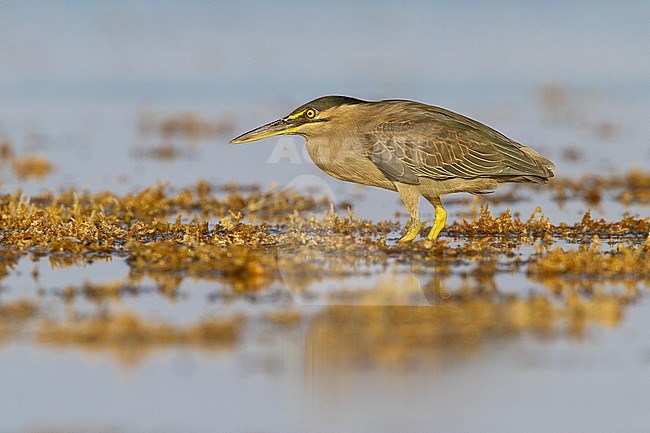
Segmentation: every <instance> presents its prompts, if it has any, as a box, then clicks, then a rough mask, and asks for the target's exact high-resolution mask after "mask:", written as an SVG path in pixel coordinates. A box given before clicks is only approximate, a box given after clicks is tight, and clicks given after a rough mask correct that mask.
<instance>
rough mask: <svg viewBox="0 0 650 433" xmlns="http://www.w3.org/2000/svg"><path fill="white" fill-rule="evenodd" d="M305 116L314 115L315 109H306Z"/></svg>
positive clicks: (310, 117)
mask: <svg viewBox="0 0 650 433" xmlns="http://www.w3.org/2000/svg"><path fill="white" fill-rule="evenodd" d="M305 116H307V119H313V118H314V117H316V110H314V109H313V108H309V109H308V110H307V111H305Z"/></svg>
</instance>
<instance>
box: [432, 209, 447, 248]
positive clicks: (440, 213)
mask: <svg viewBox="0 0 650 433" xmlns="http://www.w3.org/2000/svg"><path fill="white" fill-rule="evenodd" d="M435 208H436V219H435V222H434V223H433V228H432V229H431V231H430V232H429V234H428V235H427V239H429V240H430V241H433V240H436V239H437V238H438V235H439V234H440V231H441V230H442V229H443V228H444V227H445V224H446V223H447V211H446V210H445V208H444V207H442V205H440V206H436V207H435Z"/></svg>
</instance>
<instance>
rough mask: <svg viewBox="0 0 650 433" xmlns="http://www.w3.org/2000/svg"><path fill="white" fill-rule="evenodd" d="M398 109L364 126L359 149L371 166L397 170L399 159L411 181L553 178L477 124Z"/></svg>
mask: <svg viewBox="0 0 650 433" xmlns="http://www.w3.org/2000/svg"><path fill="white" fill-rule="evenodd" d="M399 108H400V109H399V110H393V111H389V112H388V113H384V117H383V119H382V121H381V122H380V123H377V124H375V125H374V126H366V127H364V128H365V130H364V133H363V134H362V136H363V137H364V139H365V143H364V145H365V146H366V149H367V150H368V151H369V157H370V159H371V160H372V161H373V162H375V164H377V162H376V160H377V159H382V160H386V161H389V162H390V164H389V165H390V166H391V167H392V166H399V163H398V162H397V161H394V160H399V162H401V163H402V165H404V166H405V167H406V168H407V169H410V170H411V172H412V173H413V174H414V175H415V176H416V177H425V178H431V179H436V180H444V179H449V178H465V179H470V178H476V177H503V178H512V179H514V178H517V177H522V176H529V177H530V178H526V180H529V181H530V180H532V181H543V180H544V179H545V178H548V177H551V176H553V172H552V171H551V170H552V169H553V168H554V166H553V164H552V163H551V162H550V161H549V160H547V159H546V158H544V157H542V156H541V155H539V154H538V153H537V152H535V151H534V150H532V149H530V148H527V147H525V146H522V145H521V144H519V143H517V142H515V141H513V140H511V139H509V138H508V137H506V136H504V135H503V134H501V133H499V132H497V131H495V130H493V129H492V128H490V127H488V126H486V125H483V124H482V123H479V122H477V121H475V120H472V119H469V118H467V117H465V116H462V115H460V114H457V113H453V112H451V111H448V110H444V109H442V108H438V107H431V106H428V105H424V104H418V103H403V106H401V107H399ZM373 155H374V156H373ZM380 169H381V167H380ZM382 171H384V170H382ZM385 174H386V173H385ZM389 178H390V176H389ZM391 180H393V179H391Z"/></svg>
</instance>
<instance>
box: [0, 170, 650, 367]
mask: <svg viewBox="0 0 650 433" xmlns="http://www.w3.org/2000/svg"><path fill="white" fill-rule="evenodd" d="M644 176H645V175H642V174H634V173H629V174H628V175H627V176H626V177H624V178H621V179H625V180H614V179H613V178H612V179H610V180H608V181H604V180H603V181H599V182H601V183H598V185H604V186H603V187H602V188H604V189H606V190H609V191H619V193H620V194H619V195H622V194H625V193H629V194H633V195H634V196H635V197H642V196H643V194H644V191H646V189H647V188H646V184H645V181H646V180H645V177H644ZM558 185H563V186H562V188H564V190H565V191H569V190H570V191H579V189H578V186H576V185H577V184H575V183H573V181H562V180H560V181H558ZM584 187H585V188H591V186H590V184H588V183H586V184H584ZM556 188H559V187H558V186H556ZM599 188H600V187H599ZM566 195H567V196H570V197H571V199H577V198H579V197H581V196H580V194H578V193H577V192H575V193H574V192H572V193H571V194H566ZM0 224H1V228H0V280H1V279H4V278H7V277H8V276H10V275H12V273H13V272H14V270H15V269H16V266H17V263H19V262H20V261H21V260H23V259H27V260H34V261H38V260H40V259H41V258H46V259H47V260H49V263H50V265H51V266H52V268H55V269H56V268H60V267H71V266H79V265H84V266H89V265H92V264H93V263H96V262H97V261H98V260H107V261H111V262H119V263H121V264H123V265H124V266H125V267H126V268H127V269H128V278H126V279H115V280H113V281H108V282H103V283H96V282H91V281H86V282H83V283H81V284H79V283H75V284H68V285H64V286H63V287H54V288H47V287H46V288H42V289H41V295H42V296H44V298H42V299H41V298H34V299H32V298H29V299H26V300H21V301H17V302H16V303H8V302H2V303H0V332H1V334H0V335H2V336H3V337H4V338H7V336H11V335H22V334H23V333H25V332H27V331H28V330H32V332H34V333H35V335H36V337H37V341H38V342H39V343H42V344H51V345H56V346H61V345H64V346H70V345H73V346H80V347H84V348H97V349H99V348H101V347H112V348H118V347H124V348H128V351H129V352H133V351H134V350H135V349H136V348H137V349H138V350H139V351H141V352H142V351H146V350H148V349H154V348H156V349H157V348H160V347H168V346H170V345H187V346H206V347H212V346H221V345H225V346H227V345H232V344H236V342H237V341H238V340H239V337H240V335H241V334H242V332H243V331H242V329H243V327H244V326H245V324H247V323H260V324H264V325H265V326H274V327H278V329H284V328H288V327H295V326H298V325H304V326H305V327H307V328H308V329H310V331H309V333H310V334H311V335H313V336H314V338H315V339H317V340H318V341H319V344H320V346H319V347H321V348H322V349H323V350H326V351H329V350H330V349H328V347H330V346H331V347H332V350H331V352H332V356H343V355H342V354H339V355H336V354H335V353H334V352H335V351H334V349H333V348H334V347H336V346H337V344H338V345H340V347H345V345H350V347H351V348H352V347H354V346H355V344H358V342H359V341H364V343H363V345H362V346H361V347H362V352H363V351H368V353H375V355H377V356H378V355H380V354H381V356H380V358H381V357H384V356H386V357H387V359H391V360H393V361H395V360H399V359H401V358H403V357H406V358H408V353H410V352H409V351H413V350H425V351H428V350H430V351H432V353H434V352H435V353H438V352H439V351H440V350H441V347H442V346H443V345H448V344H451V345H452V346H455V345H458V344H460V345H459V346H458V347H462V348H463V349H462V350H465V349H467V348H470V349H471V350H470V351H472V350H475V348H476V347H478V342H480V341H483V340H485V339H490V338H494V337H503V336H511V335H518V334H521V333H531V334H535V335H541V336H548V335H557V334H564V335H574V336H580V335H582V334H583V333H584V332H585V330H586V329H587V328H588V326H590V325H593V324H601V325H615V324H617V323H619V321H620V318H621V317H622V315H623V311H624V308H625V307H626V306H627V305H629V304H630V303H632V302H634V301H635V300H636V299H637V298H638V297H639V296H640V294H641V292H642V291H643V290H644V289H647V287H648V286H649V285H650V267H649V265H648V263H650V260H648V255H649V248H650V237H649V236H650V218H643V217H639V216H624V217H623V218H621V219H619V220H616V221H607V220H603V219H595V218H593V217H592V215H591V213H590V212H586V213H585V214H584V215H583V217H582V219H580V220H579V221H577V222H575V223H573V224H567V223H562V222H553V221H551V220H550V219H549V218H547V217H545V216H544V215H543V212H542V210H541V209H537V210H536V211H535V212H534V213H533V214H532V215H530V216H529V217H528V218H523V219H522V218H519V217H516V216H513V215H512V213H511V212H510V211H508V210H507V211H505V212H503V213H501V214H500V215H492V213H491V210H490V207H489V206H485V205H484V206H482V207H481V208H480V209H478V210H477V212H475V213H474V214H472V215H471V216H467V217H465V218H463V219H459V220H457V221H454V222H453V223H452V224H450V225H449V226H448V227H447V228H446V229H445V230H444V231H443V237H442V238H441V240H439V241H436V242H431V241H428V240H421V241H418V242H414V243H411V244H409V245H403V244H399V243H397V242H396V239H397V238H398V237H399V229H400V227H401V225H400V223H399V222H397V221H381V222H371V221H368V220H364V219H361V218H358V217H356V216H355V215H354V213H352V212H351V211H346V212H337V211H336V209H335V207H334V206H333V204H331V203H329V202H328V201H327V199H325V198H318V197H310V196H305V195H301V194H298V193H296V192H292V191H273V190H271V191H261V190H260V189H259V188H238V187H237V186H235V185H228V186H226V187H224V188H216V187H214V186H213V185H210V184H209V183H207V182H204V181H201V182H198V183H197V184H196V185H193V186H191V187H189V188H185V189H182V190H180V191H171V189H170V188H169V187H167V186H164V185H157V186H154V187H151V188H148V189H145V190H144V191H141V192H140V193H135V194H126V195H122V196H119V195H115V194H113V193H110V192H102V193H97V194H91V193H89V192H86V191H75V190H67V191H63V192H61V193H59V194H55V193H51V192H43V193H40V194H38V195H33V196H30V197H28V196H25V195H23V194H20V193H15V194H11V193H9V194H4V195H2V196H1V197H0ZM42 273H43V271H42V269H41V267H39V266H37V265H35V266H34V268H33V271H32V276H33V279H34V284H36V285H37V286H39V287H43V285H44V284H47V283H46V282H44V281H43V280H44V279H43V278H42ZM380 273H385V274H386V275H389V276H391V277H390V278H388V279H387V280H383V281H374V282H373V280H372V278H374V277H375V276H376V275H378V274H380ZM509 276H516V277H517V278H519V279H520V281H525V282H526V284H524V285H523V286H525V287H521V288H520V289H516V288H515V289H514V291H513V290H509V291H508V292H507V293H503V292H502V291H501V289H502V288H501V287H500V284H499V279H500V278H502V277H509ZM190 280H191V281H203V282H207V283H209V285H210V287H212V290H211V291H210V292H209V293H207V294H205V296H206V301H208V302H206V305H219V306H221V307H223V306H226V305H228V304H229V303H233V302H234V301H236V300H237V299H246V300H249V301H254V300H256V299H267V300H268V299H270V300H272V301H271V302H270V303H269V304H268V305H265V308H260V309H259V311H257V312H255V311H250V310H248V311H247V312H246V313H237V311H235V313H236V314H234V315H233V313H232V312H230V313H228V314H226V313H216V315H213V316H211V317H209V318H207V319H203V320H198V321H195V322H194V324H188V325H174V324H170V323H167V322H166V321H165V320H163V319H160V318H155V319H154V318H151V317H148V316H147V315H145V314H140V313H139V312H124V311H123V309H122V308H119V309H118V306H119V305H120V304H121V303H122V302H124V300H125V299H129V297H132V298H135V297H140V296H144V295H145V294H151V293H157V294H160V295H163V297H164V298H165V299H167V300H169V301H170V302H177V301H178V300H179V299H183V296H185V295H184V294H183V293H182V290H183V287H184V286H183V282H184V281H190ZM364 280H367V281H368V283H366V284H365V286H363V287H361V288H359V286H358V285H357V286H355V285H354V284H352V283H351V282H353V281H357V282H358V281H364ZM405 281H407V282H408V284H406V283H405ZM328 282H329V283H331V282H333V283H334V288H333V289H328V290H326V291H325V292H324V293H322V289H319V287H321V285H322V284H324V283H328ZM406 286H408V288H409V290H405V287H406ZM619 287H620V289H619ZM152 289H153V290H152ZM185 290H186V291H187V289H185ZM319 290H321V292H319ZM51 293H54V294H55V295H56V297H55V299H56V300H58V301H59V302H60V304H61V308H60V309H59V310H58V312H56V311H55V310H52V309H51V308H49V307H48V308H41V306H40V303H41V302H51V297H49V296H48V294H51ZM292 299H293V301H297V302H299V303H298V304H294V302H292V301H291V300H292ZM215 301H219V302H218V303H215ZM267 302H268V301H267ZM288 302H289V303H288ZM300 302H306V303H312V304H315V305H319V307H318V308H317V309H315V310H311V309H304V308H302V307H300ZM48 305H49V304H48ZM89 305H91V306H93V305H94V306H95V307H94V309H93V308H89ZM269 305H271V306H272V307H273V308H269ZM353 305H356V306H355V307H353ZM398 305H402V306H398ZM415 305H418V307H415ZM242 317H246V320H245V321H244V320H243V319H242ZM27 333H29V332H27ZM330 340H331V341H330ZM336 341H338V343H337V342H336ZM355 342H357V343H355ZM467 342H469V343H468V344H466V343H467ZM352 352H353V351H350V353H352ZM368 353H366V355H364V356H369V355H368ZM346 362H347V361H346Z"/></svg>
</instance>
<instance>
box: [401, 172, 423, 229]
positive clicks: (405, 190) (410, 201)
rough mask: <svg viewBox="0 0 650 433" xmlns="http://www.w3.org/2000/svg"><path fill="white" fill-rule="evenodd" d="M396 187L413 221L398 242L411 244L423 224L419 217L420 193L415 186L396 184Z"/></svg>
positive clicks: (407, 225)
mask: <svg viewBox="0 0 650 433" xmlns="http://www.w3.org/2000/svg"><path fill="white" fill-rule="evenodd" d="M395 187H396V188H397V192H398V193H399V196H400V197H401V198H402V201H403V202H404V205H405V206H406V210H408V212H409V215H410V216H411V220H410V221H409V222H408V224H406V233H405V234H404V236H402V237H401V238H400V240H399V241H398V242H409V241H412V240H413V239H415V237H416V236H417V235H418V233H420V229H421V228H422V223H421V222H420V218H419V216H418V207H419V206H420V193H419V191H418V190H417V188H415V187H414V186H413V185H407V184H403V183H396V184H395Z"/></svg>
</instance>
